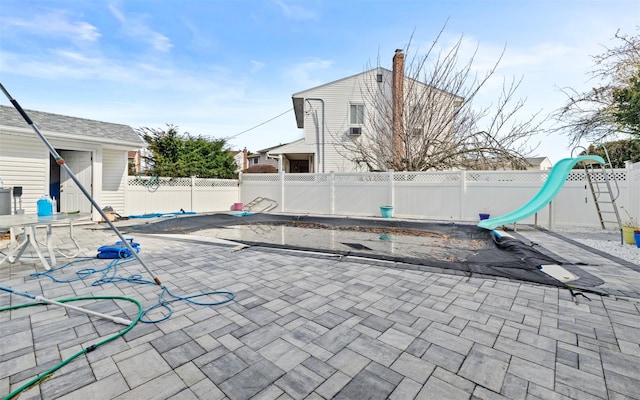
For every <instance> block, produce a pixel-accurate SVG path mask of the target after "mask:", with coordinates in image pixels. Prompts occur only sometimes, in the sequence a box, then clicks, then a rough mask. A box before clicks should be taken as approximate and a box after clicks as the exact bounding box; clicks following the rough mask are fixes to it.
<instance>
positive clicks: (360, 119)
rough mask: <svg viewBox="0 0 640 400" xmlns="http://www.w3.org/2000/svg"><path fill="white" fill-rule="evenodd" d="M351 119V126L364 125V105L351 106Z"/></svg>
mask: <svg viewBox="0 0 640 400" xmlns="http://www.w3.org/2000/svg"><path fill="white" fill-rule="evenodd" d="M349 118H350V119H349V121H350V123H351V125H362V124H364V104H351V105H350V108H349Z"/></svg>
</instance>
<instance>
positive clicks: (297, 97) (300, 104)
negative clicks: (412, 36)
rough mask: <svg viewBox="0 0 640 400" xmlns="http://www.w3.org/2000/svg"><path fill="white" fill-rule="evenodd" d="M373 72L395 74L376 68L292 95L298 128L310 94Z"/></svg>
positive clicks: (301, 122) (406, 77)
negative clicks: (305, 102) (305, 101)
mask: <svg viewBox="0 0 640 400" xmlns="http://www.w3.org/2000/svg"><path fill="white" fill-rule="evenodd" d="M372 72H376V73H378V74H385V75H387V76H389V75H392V74H393V71H391V70H389V69H387V68H384V67H376V68H372V69H370V70H367V71H364V72H360V73H357V74H354V75H350V76H347V77H344V78H340V79H337V80H335V81H331V82H328V83H324V84H322V85H318V86H315V87H312V88H310V89H306V90H303V91H300V92H297V93H294V94H292V95H291V100H292V101H293V111H294V113H295V116H296V123H297V126H298V128H304V100H305V98H306V97H307V95H308V94H310V93H313V92H314V91H316V90H317V89H320V88H323V87H325V86H329V85H333V84H336V83H338V82H342V81H344V80H347V79H353V78H356V77H358V76H361V75H365V74H370V73H372ZM405 79H410V80H412V81H414V82H417V83H419V84H421V85H424V86H427V87H431V88H433V89H436V90H438V91H440V92H443V93H447V94H450V95H451V96H454V97H457V98H458V99H459V100H460V101H463V100H464V98H463V97H460V96H458V95H457V94H453V93H449V92H447V91H446V90H442V89H439V88H437V87H435V86H431V85H429V84H426V83H424V82H421V81H418V80H415V79H413V78H411V77H409V76H407V75H406V74H405Z"/></svg>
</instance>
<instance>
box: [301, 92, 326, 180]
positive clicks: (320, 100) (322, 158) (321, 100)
mask: <svg viewBox="0 0 640 400" xmlns="http://www.w3.org/2000/svg"><path fill="white" fill-rule="evenodd" d="M304 100H305V101H307V102H309V101H319V102H320V103H321V104H322V157H320V154H318V160H322V171H317V172H322V173H324V100H323V99H319V98H316V97H309V98H306V99H304Z"/></svg>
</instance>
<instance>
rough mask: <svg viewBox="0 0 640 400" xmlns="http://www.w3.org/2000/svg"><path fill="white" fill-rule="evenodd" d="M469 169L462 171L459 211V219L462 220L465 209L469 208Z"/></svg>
mask: <svg viewBox="0 0 640 400" xmlns="http://www.w3.org/2000/svg"><path fill="white" fill-rule="evenodd" d="M466 199H467V171H465V170H462V171H460V211H458V213H459V214H458V221H462V218H463V216H464V211H465V209H466V208H467V202H466V201H465V200H466Z"/></svg>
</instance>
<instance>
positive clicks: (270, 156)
mask: <svg viewBox="0 0 640 400" xmlns="http://www.w3.org/2000/svg"><path fill="white" fill-rule="evenodd" d="M267 158H271V159H274V160H278V172H283V171H282V154H278V157H274V156H272V155H271V154H269V152H268V151H267Z"/></svg>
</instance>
